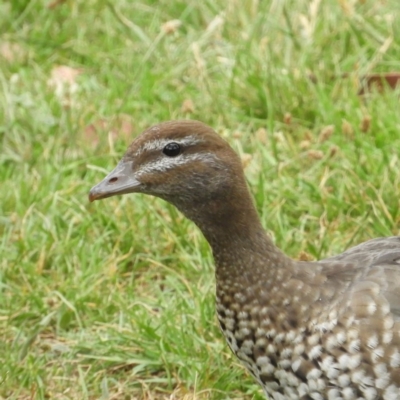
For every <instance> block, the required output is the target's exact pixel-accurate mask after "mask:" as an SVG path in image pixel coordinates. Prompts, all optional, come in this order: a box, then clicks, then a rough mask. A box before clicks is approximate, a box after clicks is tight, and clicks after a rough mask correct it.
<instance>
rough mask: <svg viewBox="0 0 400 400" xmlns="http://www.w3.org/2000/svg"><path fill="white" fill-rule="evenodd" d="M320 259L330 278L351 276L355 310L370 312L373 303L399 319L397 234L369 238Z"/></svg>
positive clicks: (398, 249) (399, 241) (399, 295)
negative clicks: (342, 251) (366, 240)
mask: <svg viewBox="0 0 400 400" xmlns="http://www.w3.org/2000/svg"><path fill="white" fill-rule="evenodd" d="M320 263H321V264H322V265H326V266H327V268H324V270H325V273H326V274H327V275H328V277H329V276H330V277H332V278H333V280H334V279H335V277H336V278H338V279H339V280H340V281H342V282H343V281H348V280H347V279H346V277H348V278H349V280H353V282H352V284H351V285H350V288H351V289H350V288H349V289H350V291H351V299H352V307H354V311H355V312H356V314H359V315H360V316H361V315H364V314H365V313H366V314H368V312H369V313H370V315H371V316H372V315H373V314H374V312H373V311H374V309H376V307H378V308H379V307H382V308H383V310H386V309H388V313H389V314H391V315H392V316H393V318H394V320H395V322H399V323H400V237H399V236H394V237H388V238H377V239H373V240H369V241H368V242H365V243H361V244H359V245H358V246H355V247H352V248H351V249H349V250H347V251H345V252H344V253H342V254H339V255H337V256H334V257H330V258H327V259H325V260H321V261H320ZM328 265H329V266H328ZM354 278H355V279H354ZM362 308H364V309H365V310H364V311H363V312H361V309H362ZM368 310H369V311H368ZM366 317H367V315H366Z"/></svg>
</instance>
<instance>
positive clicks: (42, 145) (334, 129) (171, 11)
mask: <svg viewBox="0 0 400 400" xmlns="http://www.w3.org/2000/svg"><path fill="white" fill-rule="evenodd" d="M399 38H400V5H399V2H398V0H392V1H391V0H385V1H384V0H381V1H379V0H363V1H361V0H359V1H357V0H338V1H336V0H332V1H318V0H297V1H289V0H287V1H285V0H262V1H261V0H260V1H257V0H213V1H210V0H205V1H197V0H188V1H181V0H160V1H155V0H131V1H129V0H115V1H111V0H110V1H108V2H107V1H103V0H99V1H95V0H65V1H63V0H54V1H51V0H31V1H28V0H15V1H3V2H1V3H0V84H1V91H0V146H1V151H0V182H1V194H0V199H1V200H0V236H1V238H0V354H1V361H2V362H1V365H0V399H102V400H106V399H110V400H111V399H124V400H125V399H149V400H150V399H170V400H173V399H186V400H192V399H243V398H246V399H258V400H260V399H262V398H263V397H262V394H261V392H260V390H259V388H258V386H257V385H255V383H254V382H253V380H252V378H251V377H250V376H249V375H248V374H247V372H246V371H245V370H244V368H243V367H241V366H240V365H239V363H238V362H237V361H236V359H235V358H234V357H233V356H232V355H231V353H230V351H229V349H228V347H227V346H226V344H225V342H224V339H223V337H222V335H221V333H220V332H219V328H218V326H217V320H216V317H215V311H214V286H215V284H214V273H213V260H212V256H211V252H210V249H209V247H208V245H207V243H206V242H205V240H204V238H203V237H202V235H201V233H200V232H199V231H198V229H197V228H196V227H195V226H194V225H193V224H192V223H191V222H189V221H187V220H185V219H184V218H183V217H182V215H181V214H180V213H179V212H178V211H176V210H175V209H174V208H173V207H172V206H170V205H168V204H166V203H165V202H163V201H161V200H159V199H155V198H150V197H146V196H142V195H131V196H124V197H113V198H110V199H107V200H104V201H102V202H96V203H94V204H90V203H89V202H88V198H87V195H88V191H89V189H90V188H91V187H92V186H93V185H94V184H95V183H97V182H99V181H100V180H101V179H102V178H103V177H104V175H105V174H106V172H107V171H110V170H111V169H112V168H113V167H114V166H115V164H116V162H117V161H118V159H119V158H120V157H121V156H122V154H123V152H124V151H125V149H126V146H127V145H128V144H129V142H130V141H131V140H132V139H133V138H134V137H135V136H136V135H138V134H139V133H140V132H141V131H142V130H143V129H145V128H146V127H148V126H150V125H152V124H155V123H158V122H160V121H162V120H167V119H179V118H180V119H185V118H190V119H199V120H202V121H204V122H205V123H207V124H210V125H211V126H213V127H214V128H215V129H216V130H217V132H219V133H220V134H221V135H222V136H224V137H225V138H226V139H227V140H228V141H229V143H230V144H231V145H232V146H233V147H234V148H235V149H236V150H237V151H238V152H239V153H240V155H241V157H242V159H243V165H244V167H245V171H246V176H247V178H248V182H249V186H250V187H251V190H252V193H253V195H254V198H255V202H256V205H257V209H258V211H259V213H260V216H261V218H262V222H263V225H264V226H265V227H266V229H268V231H269V232H270V233H271V235H272V236H273V238H274V240H275V242H276V243H277V245H278V246H279V247H280V248H282V249H283V250H284V251H285V252H286V253H288V254H290V255H291V256H292V257H294V258H300V259H318V258H320V257H324V256H328V255H333V254H335V253H338V252H341V251H343V250H344V249H345V248H347V247H349V246H351V245H355V244H357V243H360V242H362V241H364V240H367V239H370V238H373V237H377V236H388V235H399V234H400V211H399V209H400V207H399V206H400V160H399V156H400V112H399V94H400V88H397V89H396V90H392V89H390V88H388V85H385V84H384V85H383V88H382V89H381V90H378V88H377V87H376V86H371V87H370V88H369V89H368V90H364V89H363V86H362V79H361V78H362V77H363V76H366V75H368V74H372V73H388V72H392V71H400V40H399ZM364 83H365V82H364ZM362 92H364V93H363V94H361V93H362Z"/></svg>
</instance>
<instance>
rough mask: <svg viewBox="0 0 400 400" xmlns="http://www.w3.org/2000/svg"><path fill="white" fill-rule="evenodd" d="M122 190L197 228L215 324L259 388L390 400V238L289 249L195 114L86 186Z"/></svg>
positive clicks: (393, 299)
mask: <svg viewBox="0 0 400 400" xmlns="http://www.w3.org/2000/svg"><path fill="white" fill-rule="evenodd" d="M132 192H141V193H147V194H151V195H154V196H158V197H161V198H163V199H165V200H167V201H168V202H170V203H172V204H173V205H175V206H176V207H177V208H178V209H179V210H181V211H182V212H183V213H184V214H185V215H186V216H187V217H188V218H190V219H191V220H192V221H194V222H195V223H196V225H197V226H198V227H199V228H200V229H201V231H202V232H203V234H204V236H205V237H206V239H207V241H208V242H209V243H210V245H211V247H212V250H213V255H214V258H215V264H216V281H217V313H218V319H219V321H220V325H221V328H222V331H223V332H224V335H225V337H226V339H227V341H228V344H229V346H230V347H231V349H232V351H233V352H234V353H235V354H236V355H237V356H238V357H239V359H240V360H241V361H242V362H243V363H244V365H246V367H247V368H248V369H249V371H250V372H251V373H252V375H254V376H255V378H256V379H257V381H258V382H259V383H260V384H261V385H262V387H263V388H264V390H265V392H266V393H267V394H268V395H269V396H270V398H272V399H276V400H284V399H315V400H319V399H328V400H340V399H344V400H352V399H357V400H361V399H365V400H379V399H382V400H400V237H390V238H379V239H374V240H371V241H368V242H366V243H362V244H360V245H358V246H356V247H354V248H352V249H350V250H348V251H346V252H344V253H343V254H341V255H338V256H335V257H331V258H328V259H325V260H322V261H319V262H298V261H294V260H291V259H290V258H288V257H287V256H285V255H284V254H283V253H282V252H281V251H280V250H279V249H278V248H276V247H275V245H274V244H273V243H272V241H271V240H270V239H269V237H268V235H267V234H266V233H265V231H264V230H263V228H262V226H261V223H260V221H259V218H258V215H257V212H256V210H255V207H254V205H253V202H252V199H251V196H250V194H249V191H248V189H247V186H246V182H245V178H244V175H243V171H242V167H241V162H240V160H239V158H238V156H237V155H236V154H235V152H234V151H233V150H232V149H231V148H230V147H229V145H228V144H227V143H226V142H225V141H224V140H223V139H221V138H220V137H219V136H218V135H217V134H216V133H215V132H214V131H213V130H212V129H211V128H209V127H208V126H206V125H204V124H202V123H201V122H197V121H171V122H164V123H162V124H160V125H156V126H154V127H152V128H149V129H147V130H146V131H145V132H143V133H142V134H141V135H140V136H139V137H138V138H137V139H135V140H134V141H133V143H132V144H131V145H130V147H129V149H128V151H127V152H126V154H125V155H124V157H123V159H122V160H121V162H120V163H119V164H118V166H117V167H116V168H115V170H114V171H113V172H111V173H110V174H109V175H108V176H107V177H106V178H105V179H104V180H103V181H102V182H101V183H99V184H98V185H96V186H95V187H94V188H92V190H91V191H90V195H89V197H90V200H91V201H93V200H96V199H101V198H105V197H109V196H113V195H116V194H123V193H132Z"/></svg>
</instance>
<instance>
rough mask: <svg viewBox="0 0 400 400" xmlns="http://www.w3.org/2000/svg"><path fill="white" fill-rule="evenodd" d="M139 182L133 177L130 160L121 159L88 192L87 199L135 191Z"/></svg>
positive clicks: (91, 199) (97, 198)
mask: <svg viewBox="0 0 400 400" xmlns="http://www.w3.org/2000/svg"><path fill="white" fill-rule="evenodd" d="M139 186H140V182H139V181H138V180H137V179H136V178H135V177H134V172H133V168H132V161H124V160H121V161H120V162H119V163H118V165H117V166H116V167H115V168H114V170H113V171H112V172H110V173H109V174H108V175H107V176H106V177H105V178H104V179H103V180H102V181H101V182H100V183H98V184H97V185H96V186H93V187H92V188H91V189H90V192H89V201H91V202H92V201H95V200H100V199H105V198H106V197H111V196H115V195H117V194H125V193H132V192H135V191H137V188H138V187H139Z"/></svg>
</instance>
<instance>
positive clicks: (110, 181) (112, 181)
mask: <svg viewBox="0 0 400 400" xmlns="http://www.w3.org/2000/svg"><path fill="white" fill-rule="evenodd" d="M117 180H118V178H117V177H116V176H114V178H111V179H110V180H109V181H108V182H109V183H114V182H116V181H117Z"/></svg>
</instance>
